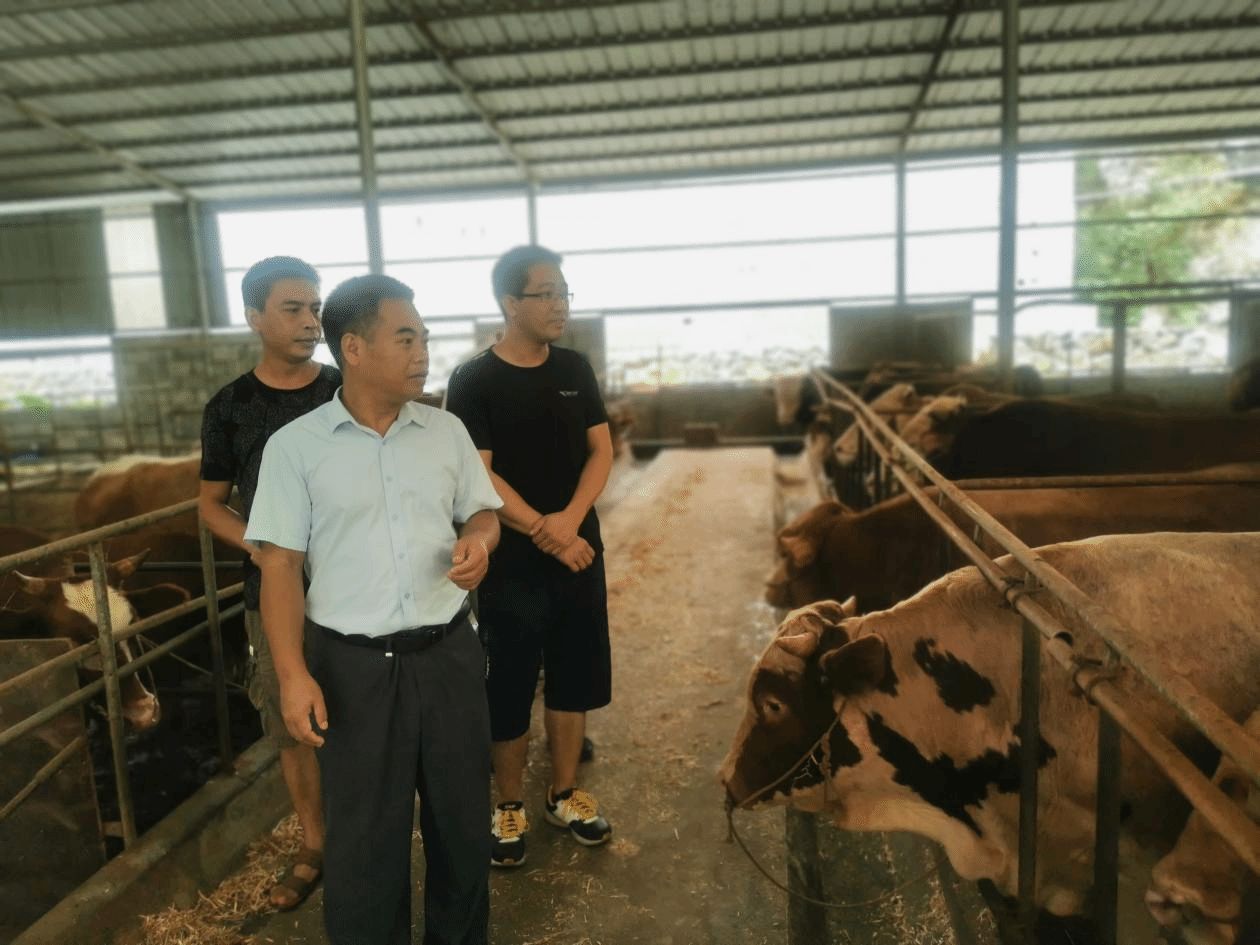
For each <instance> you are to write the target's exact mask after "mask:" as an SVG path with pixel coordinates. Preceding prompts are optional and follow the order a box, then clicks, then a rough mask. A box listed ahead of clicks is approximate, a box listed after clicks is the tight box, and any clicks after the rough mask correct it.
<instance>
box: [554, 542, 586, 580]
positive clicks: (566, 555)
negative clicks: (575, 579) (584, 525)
mask: <svg viewBox="0 0 1260 945" xmlns="http://www.w3.org/2000/svg"><path fill="white" fill-rule="evenodd" d="M555 557H556V558H557V559H559V561H560V563H561V564H563V565H564V566H565V567H566V568H568V569H569V570H570V571H572V572H573V573H574V574H577V572H579V571H582V570H585V569H586V568H589V567H590V566H591V562H592V561H594V560H595V549H594V548H592V547H591V546H590V543H589V542H587V540H586V539H585V538H575V539H573V541H572V542H570V543H569V546H568V547H567V548H565V549H564V550H563V551H561V552H560V553H559V554H558V555H555Z"/></svg>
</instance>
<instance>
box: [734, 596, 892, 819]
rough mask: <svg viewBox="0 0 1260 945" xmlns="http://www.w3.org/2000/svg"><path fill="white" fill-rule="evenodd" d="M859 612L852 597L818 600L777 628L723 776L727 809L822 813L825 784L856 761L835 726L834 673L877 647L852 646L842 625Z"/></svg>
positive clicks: (756, 670)
mask: <svg viewBox="0 0 1260 945" xmlns="http://www.w3.org/2000/svg"><path fill="white" fill-rule="evenodd" d="M856 612H857V602H856V601H855V600H853V599H852V598H851V599H849V600H848V601H846V602H844V603H843V604H840V603H837V602H836V601H820V602H819V603H816V604H810V605H809V606H808V607H802V608H800V609H799V610H794V611H792V613H790V614H788V616H787V617H786V618H785V619H784V621H783V623H782V624H781V625H780V626H779V630H778V632H777V634H776V635H775V638H774V640H772V641H771V643H770V645H769V646H768V647H767V648H766V651H765V652H764V653H763V654H762V655H761V658H760V659H759V660H758V662H757V665H756V667H755V668H754V669H753V674H752V679H751V681H750V682H749V685H748V705H747V708H746V711H745V714H744V720H743V723H742V724H741V726H740V728H739V732H738V733H737V734H736V736H735V741H734V744H733V746H732V748H731V751H730V754H728V755H727V757H726V760H725V761H724V762H723V764H722V768H721V771H720V773H719V777H720V779H721V781H722V784H723V785H724V786H725V788H726V796H727V805H728V806H730V807H734V806H741V807H751V806H754V805H756V804H763V803H780V804H782V803H787V802H789V801H791V802H792V803H794V804H797V805H798V806H802V807H806V808H812V809H818V808H820V807H821V804H822V801H821V791H820V788H821V787H822V785H823V783H824V781H825V780H827V779H829V778H830V777H831V775H832V773H833V772H834V770H835V769H836V768H837V767H839V766H840V765H843V764H852V763H853V760H854V758H853V752H854V750H855V747H854V746H853V744H852V742H850V741H849V740H848V736H847V734H846V732H845V730H844V727H843V725H840V724H835V725H833V722H834V721H835V720H836V709H835V704H836V699H837V690H836V688H835V685H834V684H833V683H832V682H831V681H830V680H829V678H828V673H829V672H830V671H831V670H834V669H837V668H840V667H839V665H838V663H837V660H839V661H841V662H845V661H848V660H849V659H851V658H853V657H855V656H856V657H857V658H858V659H859V660H861V659H863V658H865V657H868V656H869V655H870V654H871V653H872V652H873V650H874V649H875V648H878V641H874V640H872V641H868V642H861V641H854V642H852V643H851V642H850V641H849V638H848V634H847V633H846V631H845V628H844V626H843V622H844V621H845V620H847V619H848V618H850V617H853V616H854V615H855V614H856ZM859 644H860V645H859ZM872 644H874V646H872ZM879 649H880V656H879V666H880V668H881V670H882V667H883V655H882V648H879ZM820 652H823V653H824V657H823V658H822V659H820V658H819V653H820ZM841 653H843V654H844V656H843V657H841V656H839V654H841ZM828 766H829V767H830V769H831V770H824V769H825V768H827V767H828Z"/></svg>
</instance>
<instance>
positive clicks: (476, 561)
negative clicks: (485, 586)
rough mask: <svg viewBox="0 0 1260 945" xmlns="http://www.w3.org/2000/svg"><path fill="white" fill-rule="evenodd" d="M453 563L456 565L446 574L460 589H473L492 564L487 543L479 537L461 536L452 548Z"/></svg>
mask: <svg viewBox="0 0 1260 945" xmlns="http://www.w3.org/2000/svg"><path fill="white" fill-rule="evenodd" d="M451 564H453V565H454V567H453V568H451V569H450V570H449V571H447V572H446V576H447V577H448V578H450V579H451V581H452V583H454V585H455V586H456V587H458V588H459V589H460V590H464V591H471V590H473V589H474V588H475V587H476V586H477V585H478V584H480V583H481V579H482V578H484V577H485V576H486V570H487V569H488V568H489V566H490V553H489V552H488V551H486V543H485V542H484V541H483V540H482V539H481V538H479V537H476V536H472V535H470V536H467V537H464V538H459V539H457V540H456V542H455V547H454V548H452V549H451Z"/></svg>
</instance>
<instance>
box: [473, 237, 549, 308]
mask: <svg viewBox="0 0 1260 945" xmlns="http://www.w3.org/2000/svg"><path fill="white" fill-rule="evenodd" d="M539 263H544V264H546V265H548V266H559V265H560V254H559V253H555V252H552V251H551V250H549V249H547V248H546V247H545V246H538V245H530V246H517V247H514V248H512V249H509V250H508V251H507V252H506V253H504V254H503V255H502V256H500V257H499V261H498V262H496V263H495V264H494V269H493V270H491V272H490V285H491V286H492V287H493V288H494V301H495V303H496V304H498V305H499V306H500V308H502V302H501V300H502V298H503V296H505V295H520V294H521V293H522V292H524V291H525V286H527V285H529V271H530V270H531V269H533V268H534V267H535V266H537V265H538V264H539Z"/></svg>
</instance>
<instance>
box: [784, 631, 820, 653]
mask: <svg viewBox="0 0 1260 945" xmlns="http://www.w3.org/2000/svg"><path fill="white" fill-rule="evenodd" d="M774 642H775V643H776V644H777V645H778V646H779V647H780V648H781V649H783V650H786V651H787V652H788V653H791V654H792V655H793V656H797V657H800V658H801V659H803V660H807V659H809V658H810V657H811V656H812V655H813V654H814V651H815V650H816V649H818V635H817V634H815V633H794V634H792V635H791V636H786V637H779V638H778V639H777V640H775V641H774Z"/></svg>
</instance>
